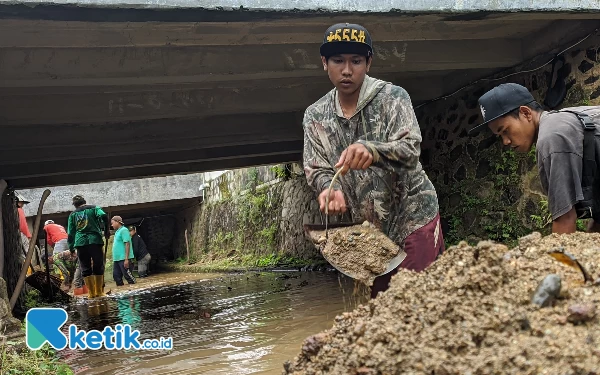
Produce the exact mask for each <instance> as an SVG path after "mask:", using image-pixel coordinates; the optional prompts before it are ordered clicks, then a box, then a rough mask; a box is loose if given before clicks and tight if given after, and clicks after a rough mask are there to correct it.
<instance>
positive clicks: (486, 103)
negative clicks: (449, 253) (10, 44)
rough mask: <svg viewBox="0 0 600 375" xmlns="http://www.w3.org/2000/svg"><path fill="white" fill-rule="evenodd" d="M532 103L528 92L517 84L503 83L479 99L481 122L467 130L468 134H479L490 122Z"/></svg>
mask: <svg viewBox="0 0 600 375" xmlns="http://www.w3.org/2000/svg"><path fill="white" fill-rule="evenodd" d="M534 101H535V99H534V98H533V95H531V93H530V92H529V90H527V89H526V88H525V87H523V86H521V85H519V84H517V83H503V84H501V85H499V86H496V87H494V88H493V89H491V90H490V91H488V92H486V93H485V94H483V95H482V96H481V97H480V98H479V108H480V109H481V115H482V116H483V122H482V123H481V124H479V125H477V126H475V127H474V128H472V129H471V130H469V134H470V135H471V134H477V133H479V132H480V131H481V129H482V128H483V126H485V125H487V124H488V123H490V122H491V121H494V120H496V119H498V118H500V117H502V116H504V115H506V114H507V113H509V112H511V111H514V110H515V109H517V108H519V107H520V106H522V105H527V104H529V103H531V102H534Z"/></svg>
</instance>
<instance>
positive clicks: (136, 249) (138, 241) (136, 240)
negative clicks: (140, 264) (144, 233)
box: [131, 233, 148, 260]
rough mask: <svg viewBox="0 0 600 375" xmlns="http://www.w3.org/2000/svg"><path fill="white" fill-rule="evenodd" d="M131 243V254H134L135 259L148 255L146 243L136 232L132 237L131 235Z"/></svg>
mask: <svg viewBox="0 0 600 375" xmlns="http://www.w3.org/2000/svg"><path fill="white" fill-rule="evenodd" d="M131 243H132V244H133V254H134V255H135V259H137V260H141V259H143V258H144V257H145V256H146V255H148V249H147V248H146V244H145V243H144V240H143V239H142V237H140V235H139V234H137V233H136V234H135V235H134V236H133V237H131Z"/></svg>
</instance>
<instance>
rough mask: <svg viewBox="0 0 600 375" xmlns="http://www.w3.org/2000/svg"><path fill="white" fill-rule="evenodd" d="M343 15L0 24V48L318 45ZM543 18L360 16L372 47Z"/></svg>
mask: <svg viewBox="0 0 600 375" xmlns="http://www.w3.org/2000/svg"><path fill="white" fill-rule="evenodd" d="M337 21H339V22H346V21H347V20H346V19H345V18H342V17H339V16H338V17H316V18H309V19H307V18H297V19H292V20H274V21H272V22H269V23H255V22H235V23H231V22H143V23H134V22H131V23H129V22H128V23H125V24H124V23H118V22H81V21H71V22H64V21H44V20H42V21H40V20H36V21H30V20H15V19H5V20H0V48H7V47H11V48H15V47H19V48H44V47H52V48H82V47H86V48H99V47H113V48H115V47H132V46H136V47H160V46H171V47H192V46H238V45H266V44H300V43H315V44H318V43H319V42H320V41H321V40H322V38H323V33H324V31H325V30H326V28H327V27H329V26H330V25H331V24H332V23H334V22H337ZM547 23H548V21H547V20H533V21H530V22H521V21H506V20H503V19H497V20H493V19H492V20H490V19H486V20H472V21H460V20H457V21H443V20H438V21H437V22H431V21H425V20H420V19H419V18H418V17H417V19H415V17H414V16H413V17H410V18H409V17H406V16H398V15H395V16H387V17H385V19H384V20H383V22H382V19H381V17H375V16H370V15H367V16H364V17H361V24H362V25H363V26H365V27H366V28H367V29H368V30H369V32H370V33H371V36H372V37H373V40H374V41H375V43H376V44H377V43H381V42H391V41H398V40H402V41H414V40H449V39H454V40H457V39H458V40H465V39H495V38H498V37H499V36H502V37H503V38H519V37H522V36H524V35H527V34H530V33H532V32H534V31H536V30H539V29H542V28H543V27H545V26H546V25H547Z"/></svg>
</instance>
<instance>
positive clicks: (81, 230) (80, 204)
mask: <svg viewBox="0 0 600 375" xmlns="http://www.w3.org/2000/svg"><path fill="white" fill-rule="evenodd" d="M86 203H87V202H86V201H85V198H84V197H83V196H81V195H75V196H74V197H73V206H75V211H73V212H72V213H71V214H70V215H69V220H68V225H67V234H68V236H69V237H68V243H69V250H70V251H71V252H75V249H77V255H78V257H79V264H80V266H81V276H82V277H83V280H84V282H85V284H86V285H87V287H88V297H89V298H95V297H103V296H104V295H105V294H104V251H103V245H104V239H106V240H107V241H108V239H109V238H110V229H109V220H108V215H107V214H106V213H105V212H104V211H103V210H102V208H100V207H98V206H94V205H88V204H86ZM103 237H104V238H103Z"/></svg>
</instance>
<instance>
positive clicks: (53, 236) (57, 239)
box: [44, 220, 69, 254]
mask: <svg viewBox="0 0 600 375" xmlns="http://www.w3.org/2000/svg"><path fill="white" fill-rule="evenodd" d="M44 231H45V232H46V239H47V240H48V245H49V246H51V247H52V248H53V249H54V251H53V252H54V254H57V253H62V252H63V251H66V250H69V242H68V241H67V238H68V237H69V235H68V234H67V231H66V230H65V227H63V226H62V225H59V224H56V223H55V222H54V221H53V220H46V222H45V223H44Z"/></svg>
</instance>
